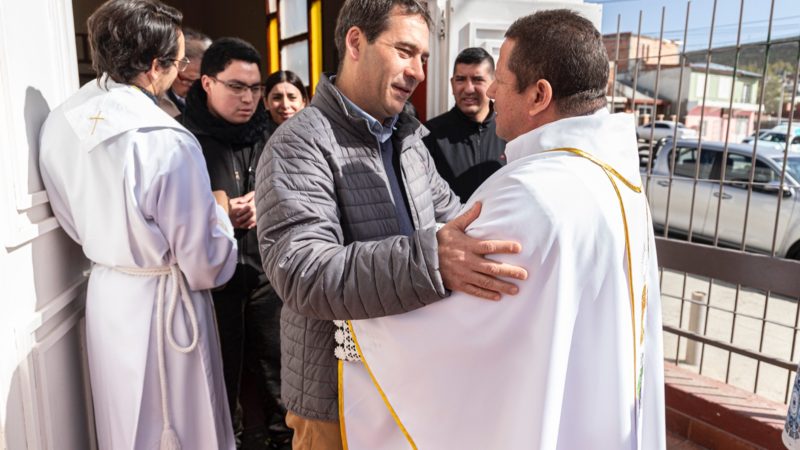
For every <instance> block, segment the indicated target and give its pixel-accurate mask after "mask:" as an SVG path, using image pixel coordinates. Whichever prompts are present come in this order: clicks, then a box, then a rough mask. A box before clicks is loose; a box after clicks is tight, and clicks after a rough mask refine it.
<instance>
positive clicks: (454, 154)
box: [424, 47, 506, 202]
mask: <svg viewBox="0 0 800 450" xmlns="http://www.w3.org/2000/svg"><path fill="white" fill-rule="evenodd" d="M493 80H494V59H492V55H490V54H489V53H487V52H486V50H484V49H482V48H478V47H472V48H468V49H465V50H463V51H462V52H461V53H459V54H458V56H457V57H456V62H455V67H454V68H453V77H452V78H450V85H451V86H452V88H453V96H454V97H455V100H456V105H455V106H454V107H453V109H451V110H450V111H448V112H446V113H444V114H442V115H440V116H437V117H434V118H433V119H431V120H429V121H428V123H426V124H425V126H426V127H427V128H428V129H429V130H430V132H431V134H430V135H428V136H427V137H426V138H425V139H424V142H425V145H426V146H427V147H428V149H429V150H430V152H431V156H433V161H434V163H435V164H436V170H437V171H438V172H439V174H440V175H441V176H442V178H444V179H445V180H446V181H447V183H448V184H449V185H450V188H452V189H453V191H454V192H455V193H456V194H458V196H459V197H460V198H461V201H462V202H465V201H467V199H468V198H469V197H470V196H471V195H472V193H473V192H475V189H478V186H480V185H481V183H483V182H484V181H486V179H487V178H489V177H490V176H491V175H492V174H493V173H495V172H496V171H497V169H499V168H500V167H502V166H504V165H505V163H506V156H505V153H504V152H505V148H506V142H505V141H504V140H502V139H500V138H499V137H497V133H495V123H494V118H495V113H494V108H493V107H492V102H491V100H489V97H487V96H486V90H487V89H488V88H489V85H490V84H492V81H493Z"/></svg>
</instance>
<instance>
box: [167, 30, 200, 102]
mask: <svg viewBox="0 0 800 450" xmlns="http://www.w3.org/2000/svg"><path fill="white" fill-rule="evenodd" d="M183 37H184V39H186V58H185V59H184V60H183V61H182V62H181V63H180V64H186V68H185V69H183V70H182V71H180V72H178V77H177V78H175V81H173V82H172V87H170V89H169V90H167V92H166V93H165V94H164V95H162V96H161V97H160V98H159V99H158V106H160V107H161V109H163V110H164V111H166V113H167V114H169V115H170V116H172V117H176V116H178V115H180V114H183V111H184V109H186V95H187V94H188V93H189V88H191V87H192V84H193V83H194V82H195V81H197V80H199V79H200V62H202V61H203V54H204V53H205V52H206V50H207V49H208V46H210V45H211V39H210V38H209V37H208V36H206V35H205V34H203V33H200V32H199V31H196V30H193V29H191V28H184V29H183Z"/></svg>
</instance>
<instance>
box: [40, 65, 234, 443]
mask: <svg viewBox="0 0 800 450" xmlns="http://www.w3.org/2000/svg"><path fill="white" fill-rule="evenodd" d="M101 86H102V87H101ZM40 166H41V171H42V177H43V179H44V182H45V186H46V188H47V193H48V196H49V199H50V204H51V205H52V208H53V211H54V213H55V215H56V217H57V219H58V221H59V223H60V224H61V226H62V227H63V228H64V230H65V231H66V232H67V233H68V234H69V236H70V237H71V238H72V239H74V240H75V241H76V242H78V243H79V244H80V245H81V246H82V247H83V251H84V253H85V255H86V256H87V257H88V258H89V259H90V260H91V261H93V262H94V267H93V269H92V272H91V276H90V279H89V285H88V291H87V298H86V339H87V353H88V358H89V374H90V378H91V386H92V397H93V404H94V415H95V423H96V429H97V439H98V446H99V448H101V449H114V450H117V449H157V448H159V445H161V444H162V431H163V430H165V429H170V430H171V431H172V432H174V434H173V433H172V432H167V433H164V434H165V435H168V436H169V437H172V438H174V436H175V435H177V438H178V440H179V441H180V445H181V447H182V448H183V449H185V450H188V449H214V450H216V449H233V448H234V441H233V434H232V427H231V423H230V418H229V414H228V408H227V404H228V403H227V400H226V395H225V384H224V382H223V378H222V366H221V364H222V363H221V356H220V349H219V343H218V338H217V333H216V328H215V321H214V310H213V305H212V303H211V296H210V294H209V292H208V291H207V289H209V288H213V287H216V286H219V285H221V284H224V283H225V282H226V281H227V280H228V279H229V278H230V277H231V275H232V274H233V271H234V268H235V265H236V242H235V240H234V239H233V237H232V235H231V234H230V230H231V225H230V221H229V220H228V218H227V216H226V215H225V213H224V212H223V211H222V209H221V208H220V207H219V206H217V205H216V203H215V201H214V197H213V196H212V194H211V190H210V184H209V179H208V173H207V171H206V166H205V162H204V159H203V156H202V154H201V152H200V146H199V144H198V143H197V141H196V139H195V138H194V136H192V135H191V134H190V133H189V132H188V131H186V130H185V129H184V128H183V127H182V126H181V125H179V124H178V123H177V122H175V120H174V119H172V118H171V117H169V116H168V115H167V114H166V113H164V112H163V111H162V110H160V109H159V108H158V107H157V106H156V105H155V103H154V102H153V101H152V100H151V99H150V98H148V96H146V95H145V94H144V93H143V92H142V91H140V90H139V89H138V88H135V87H132V86H129V85H124V84H118V83H115V82H113V81H111V80H108V81H107V84H106V81H101V85H100V86H99V85H98V83H97V82H96V81H91V82H90V83H88V84H86V85H85V86H83V87H82V88H81V89H80V90H79V91H78V92H77V93H76V94H74V95H73V96H72V97H70V98H69V99H68V100H67V101H66V102H65V103H64V104H62V105H61V106H59V107H58V108H57V109H55V110H54V111H52V112H51V113H50V115H49V116H48V118H47V121H46V122H45V124H44V126H43V128H42V133H41V154H40ZM162 283H163V285H162ZM182 286H183V287H185V288H186V289H185V292H183V293H181V292H180V291H181V287H182ZM173 288H175V289H176V290H177V294H178V295H173ZM160 291H162V292H163V294H159V292H160ZM159 300H161V301H160V302H159ZM194 340H196V343H195V344H193V341H194ZM162 395H163V399H162ZM167 441H169V442H174V441H172V440H169V439H167Z"/></svg>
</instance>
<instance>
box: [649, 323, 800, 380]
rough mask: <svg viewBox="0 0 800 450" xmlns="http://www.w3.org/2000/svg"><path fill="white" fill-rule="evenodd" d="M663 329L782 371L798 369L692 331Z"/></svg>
mask: <svg viewBox="0 0 800 450" xmlns="http://www.w3.org/2000/svg"><path fill="white" fill-rule="evenodd" d="M663 328H664V331H666V332H667V333H672V334H675V335H678V336H682V337H684V338H686V339H691V340H694V341H698V342H701V343H703V344H704V345H711V346H713V347H717V348H721V349H723V350H727V351H729V352H732V353H736V354H737V355H742V356H747V357H748V358H752V359H755V360H756V361H760V362H765V363H768V364H771V365H773V366H775V367H779V368H781V369H786V370H792V371H793V370H795V369H796V368H797V364H796V363H793V362H791V361H787V360H785V359H781V358H776V357H774V356H769V355H765V354H763V353H760V352H754V351H752V350H747V349H743V348H740V347H737V346H735V345H732V344H729V343H727V342H725V341H720V340H719V339H714V338H710V337H707V336H704V335H702V334H698V333H692V332H691V331H687V330H682V329H680V328H676V327H673V326H669V325H664V327H663Z"/></svg>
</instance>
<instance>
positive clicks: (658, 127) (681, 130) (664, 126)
mask: <svg viewBox="0 0 800 450" xmlns="http://www.w3.org/2000/svg"><path fill="white" fill-rule="evenodd" d="M676 127H677V129H678V131H677V136H675V128H676ZM651 132H652V135H653V136H652V139H653V140H654V141H657V140H659V139H663V138H670V139H673V138H677V139H691V138H696V137H697V131H695V130H694V129H692V128H687V127H686V125H684V124H682V123H680V122H670V121H668V120H656V121H654V122H650V123H648V124H645V125H639V126H638V127H636V137H638V138H639V139H644V140H645V141H649V140H650V134H651Z"/></svg>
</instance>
